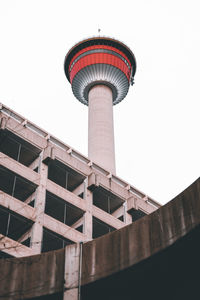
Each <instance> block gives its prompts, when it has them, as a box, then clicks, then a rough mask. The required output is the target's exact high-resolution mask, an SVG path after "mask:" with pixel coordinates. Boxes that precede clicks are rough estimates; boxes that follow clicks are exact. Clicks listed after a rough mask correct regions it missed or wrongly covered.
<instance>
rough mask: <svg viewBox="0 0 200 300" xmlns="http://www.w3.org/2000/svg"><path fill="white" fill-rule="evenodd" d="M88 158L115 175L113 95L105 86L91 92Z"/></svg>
mask: <svg viewBox="0 0 200 300" xmlns="http://www.w3.org/2000/svg"><path fill="white" fill-rule="evenodd" d="M88 100H89V117H88V157H89V158H90V159H91V160H92V161H93V162H96V163H97V164H99V165H100V166H102V167H104V168H105V169H106V170H108V171H110V172H111V173H112V174H115V149H114V127H113V107H112V106H113V95H112V90H111V89H110V88H109V87H107V86H105V85H96V86H94V87H93V88H91V90H90V91H89V94H88Z"/></svg>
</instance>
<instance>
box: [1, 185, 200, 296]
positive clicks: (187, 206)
mask: <svg viewBox="0 0 200 300" xmlns="http://www.w3.org/2000/svg"><path fill="white" fill-rule="evenodd" d="M199 232H200V179H198V180H197V181H195V182H194V183H193V184H192V185H191V186H190V187H188V188H187V189H186V190H185V191H184V192H182V193H181V194H180V195H178V196H177V197H176V198H175V199H174V200H172V201H171V202H169V203H168V204H166V205H165V206H163V207H161V208H160V209H159V210H157V211H156V212H154V213H152V214H151V215H148V216H146V217H144V218H142V219H140V220H138V221H136V222H135V223H133V224H131V225H128V226H126V227H124V228H122V229H120V230H117V231H115V232H113V233H110V234H108V235H105V236H102V237H100V238H98V239H95V240H93V241H91V242H87V243H85V244H84V245H83V256H82V278H81V283H82V286H83V288H82V292H83V297H82V299H83V300H84V299H92V296H91V297H90V296H89V294H90V291H91V290H92V289H93V292H96V291H97V290H96V289H95V284H99V287H100V288H101V290H103V287H105V284H104V285H101V284H100V283H102V282H103V281H104V283H105V280H108V281H107V282H110V284H111V282H112V284H113V285H114V286H115V287H116V290H117V284H116V283H117V282H119V278H120V282H121V283H122V286H124V284H123V281H125V280H128V282H129V283H130V284H129V285H131V287H132V288H133V295H134V281H133V282H132V281H131V278H138V277H140V275H141V274H144V273H145V272H147V273H148V276H149V277H148V278H146V279H145V280H147V281H146V282H143V281H142V283H143V286H144V287H145V286H148V281H149V282H150V283H151V284H152V291H153V292H155V293H156V291H157V290H159V287H158V286H157V285H156V284H157V283H156V282H154V281H153V279H152V277H153V275H155V278H157V279H159V278H158V276H157V277H156V274H154V271H155V270H157V269H158V265H159V264H162V263H163V261H164V258H163V257H164V256H162V255H161V253H172V254H170V255H172V256H173V257H174V258H173V262H174V263H173V265H174V268H173V267H172V268H171V269H170V271H169V272H168V275H169V274H170V272H171V273H172V272H174V273H175V274H177V277H175V279H174V281H175V280H178V277H180V278H181V280H180V279H179V283H180V288H182V289H183V290H184V288H185V287H184V285H181V282H182V280H183V279H184V278H187V280H190V279H189V277H192V272H193V271H192V270H193V269H195V268H197V267H198V266H199V265H200V259H199V255H197V250H198V249H199V248H198V247H199V244H197V236H199V235H198V234H199ZM185 241H186V242H185ZM198 241H199V238H198ZM181 243H182V247H179V248H177V247H178V246H177V245H178V244H181ZM198 243H199V242H198ZM191 245H192V246H191ZM69 247H70V251H72V252H71V253H73V247H74V249H77V245H74V246H73V245H71V246H69ZM191 247H192V248H191ZM67 248H68V247H67ZM177 249H179V250H177ZM179 253H180V256H181V255H183V254H184V256H182V257H183V259H182V260H181V261H180V263H179V267H178V265H176V261H178V260H179ZM198 253H199V252H198ZM172 256H170V257H172ZM165 257H168V256H165ZM155 258H156V261H155ZM158 258H159V259H158ZM73 259H74V258H73V256H72V257H71V259H69V258H68V259H67V256H66V261H65V251H64V249H61V250H58V251H53V252H48V253H44V254H41V255H36V256H32V257H26V258H20V259H2V260H0V270H1V276H0V277H1V283H3V284H1V285H0V297H1V298H3V299H7V300H8V299H30V298H31V297H37V296H41V295H45V294H53V293H57V292H62V291H63V287H64V262H65V265H66V264H67V265H68V261H69V263H71V264H72V265H73ZM76 260H77V257H76ZM148 262H150V264H149V265H148ZM153 262H154V263H153ZM158 262H159V263H158ZM144 265H146V266H147V265H148V267H146V269H145V268H144ZM164 265H165V268H167V263H166V262H165V264H164ZM142 266H143V267H142ZM181 266H188V267H187V268H186V267H185V269H184V268H182V267H181ZM156 268H157V269H156ZM179 268H180V271H179V272H177V269H179ZM127 270H128V271H127ZM130 270H131V272H135V273H134V274H135V275H134V276H135V277H131V276H133V275H131V274H133V273H129V271H130ZM145 270H146V271H145ZM188 270H189V271H188ZM123 272H124V273H123ZM125 272H126V273H125ZM184 272H185V274H184ZM120 274H121V275H123V274H126V276H121V275H120ZM195 274H196V273H195ZM68 275H69V276H70V274H68ZM71 275H73V274H71ZM172 275H173V274H172ZM117 276H118V281H117V279H116V281H115V278H117ZM119 276H121V277H119ZM188 276H189V277H188ZM198 276H199V275H198ZM198 279H199V278H198ZM109 280H111V281H109ZM155 280H156V279H155ZM195 280H196V279H195V278H194V281H195ZM183 281H184V280H183ZM135 284H136V281H135ZM93 285H94V286H93ZM76 286H77V285H76V284H75V285H74V286H73V288H74V287H76ZM185 286H186V284H185ZM189 287H190V285H189ZM127 288H128V287H127ZM170 288H171V291H172V292H173V290H174V289H175V285H174V287H173V286H170V287H168V289H170ZM112 291H113V287H112ZM152 291H151V293H153V292H152ZM85 292H87V297H88V298H87V297H85V296H84V294H85ZM147 292H148V291H147ZM190 292H191V291H190ZM96 293H98V291H97V292H96ZM188 293H189V292H188ZM113 295H114V292H113ZM149 296H152V294H149ZM159 297H160V298H159ZM115 298H116V299H120V298H119V297H118V298H117V297H116V295H115ZM57 299H59V298H57ZM96 299H98V295H96ZM105 299H106V298H105ZM107 299H112V296H109V298H107ZM113 299H114V298H113ZM121 299H122V298H121ZM123 299H132V298H129V297H128V295H126V294H125V295H124V296H123ZM140 299H144V298H142V297H140ZM150 299H151V298H150ZM155 299H165V298H164V296H163V295H157V297H155ZM170 299H175V298H173V297H170ZM176 299H180V298H177V297H176ZM192 299H194V298H192ZM197 299H199V298H197Z"/></svg>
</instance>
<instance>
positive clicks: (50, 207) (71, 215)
mask: <svg viewBox="0 0 200 300" xmlns="http://www.w3.org/2000/svg"><path fill="white" fill-rule="evenodd" d="M45 213H46V214H48V215H50V216H51V217H53V218H55V219H56V220H58V221H60V222H63V223H64V224H66V225H68V226H71V225H73V224H74V223H75V222H76V221H78V220H79V219H80V218H81V217H82V216H83V214H84V212H83V211H82V210H81V209H79V208H78V207H76V206H73V205H70V204H69V203H67V202H66V201H64V200H62V199H60V198H59V197H57V196H55V195H53V194H52V193H49V192H47V193H46V204H45Z"/></svg>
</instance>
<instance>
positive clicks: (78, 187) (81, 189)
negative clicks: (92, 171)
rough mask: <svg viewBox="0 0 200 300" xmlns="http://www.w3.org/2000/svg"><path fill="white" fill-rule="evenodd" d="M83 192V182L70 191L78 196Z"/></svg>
mask: <svg viewBox="0 0 200 300" xmlns="http://www.w3.org/2000/svg"><path fill="white" fill-rule="evenodd" d="M83 192H84V182H83V183H81V184H80V185H79V186H77V188H75V189H74V190H73V191H72V193H73V194H75V195H76V196H79V195H80V194H82V193H83Z"/></svg>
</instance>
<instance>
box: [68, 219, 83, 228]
mask: <svg viewBox="0 0 200 300" xmlns="http://www.w3.org/2000/svg"><path fill="white" fill-rule="evenodd" d="M83 223H84V217H81V218H80V219H79V220H78V221H76V222H75V223H74V224H72V225H71V226H70V227H71V228H74V229H76V228H78V227H80V226H82V225H83Z"/></svg>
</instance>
